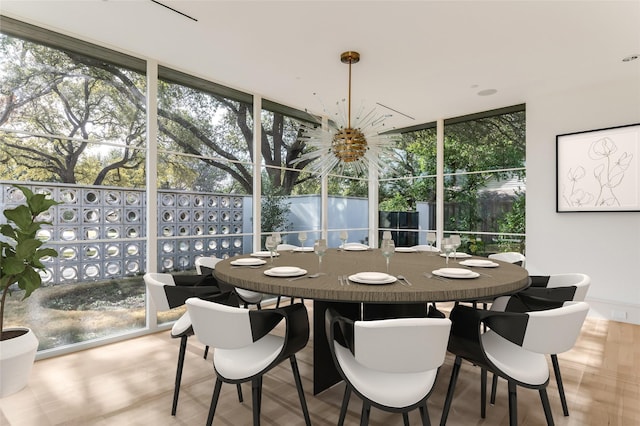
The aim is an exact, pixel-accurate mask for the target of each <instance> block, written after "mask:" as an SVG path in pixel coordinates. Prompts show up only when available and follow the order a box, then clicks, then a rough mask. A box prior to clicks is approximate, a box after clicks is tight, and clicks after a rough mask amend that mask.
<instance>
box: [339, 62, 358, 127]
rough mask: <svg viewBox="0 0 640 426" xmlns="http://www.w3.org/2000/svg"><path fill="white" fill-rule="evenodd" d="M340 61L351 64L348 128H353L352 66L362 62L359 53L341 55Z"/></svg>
mask: <svg viewBox="0 0 640 426" xmlns="http://www.w3.org/2000/svg"><path fill="white" fill-rule="evenodd" d="M340 61H341V62H342V63H343V64H349V97H348V107H347V128H348V129H350V128H351V64H357V63H358V62H360V54H359V53H358V52H353V51H349V52H344V53H342V54H341V55H340Z"/></svg>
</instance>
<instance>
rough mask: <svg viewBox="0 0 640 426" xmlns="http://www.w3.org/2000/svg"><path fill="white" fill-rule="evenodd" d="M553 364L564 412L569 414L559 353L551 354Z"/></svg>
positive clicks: (566, 414)
mask: <svg viewBox="0 0 640 426" xmlns="http://www.w3.org/2000/svg"><path fill="white" fill-rule="evenodd" d="M551 362H552V364H553V372H554V374H555V375H556V384H557V385H558V393H559V394H560V403H561V404H562V413H563V414H564V415H565V416H568V415H569V407H568V406H567V398H566V397H565V396H564V385H563V384H562V376H561V375H560V364H559V363H558V355H556V354H552V355H551Z"/></svg>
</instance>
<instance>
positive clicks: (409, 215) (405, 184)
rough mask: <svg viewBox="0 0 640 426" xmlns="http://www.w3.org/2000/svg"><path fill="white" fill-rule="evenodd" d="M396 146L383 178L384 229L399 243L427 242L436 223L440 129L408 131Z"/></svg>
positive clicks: (381, 186)
mask: <svg viewBox="0 0 640 426" xmlns="http://www.w3.org/2000/svg"><path fill="white" fill-rule="evenodd" d="M396 147H397V148H396V149H395V150H394V161H392V162H390V163H389V164H388V165H387V167H385V169H384V170H383V173H382V175H381V178H380V189H379V199H380V206H379V210H380V212H379V224H380V230H381V232H382V231H384V230H390V231H391V232H392V235H393V238H394V241H395V243H396V245H397V246H399V247H403V246H409V247H410V246H413V245H417V244H427V240H426V236H427V232H428V231H429V230H435V224H436V222H435V219H436V216H435V215H436V203H435V201H436V175H435V172H436V129H435V128H429V129H425V130H419V131H414V132H409V133H404V134H403V135H402V137H401V139H400V140H399V141H398V143H397V145H396Z"/></svg>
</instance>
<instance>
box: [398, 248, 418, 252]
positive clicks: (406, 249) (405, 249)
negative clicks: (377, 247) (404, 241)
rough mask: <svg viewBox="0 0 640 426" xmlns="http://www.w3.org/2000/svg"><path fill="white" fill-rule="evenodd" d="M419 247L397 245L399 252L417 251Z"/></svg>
mask: <svg viewBox="0 0 640 426" xmlns="http://www.w3.org/2000/svg"><path fill="white" fill-rule="evenodd" d="M417 251H418V249H416V248H415V247H396V252H397V253H415V252H417Z"/></svg>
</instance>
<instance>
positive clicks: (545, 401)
mask: <svg viewBox="0 0 640 426" xmlns="http://www.w3.org/2000/svg"><path fill="white" fill-rule="evenodd" d="M540 400H542V408H543V409H544V416H545V418H546V419H547V425H548V426H553V425H554V422H553V414H552V413H551V405H549V397H548V396H547V389H546V388H542V389H540Z"/></svg>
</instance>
